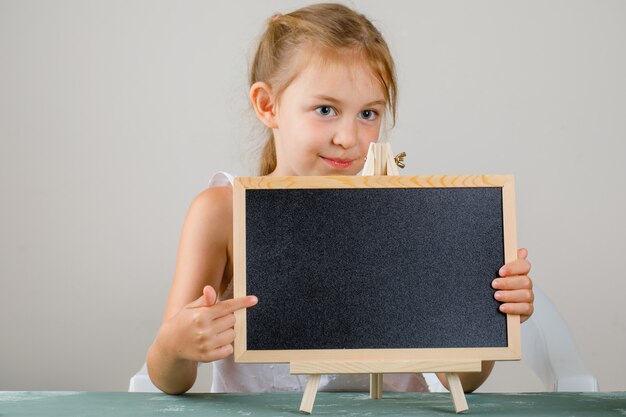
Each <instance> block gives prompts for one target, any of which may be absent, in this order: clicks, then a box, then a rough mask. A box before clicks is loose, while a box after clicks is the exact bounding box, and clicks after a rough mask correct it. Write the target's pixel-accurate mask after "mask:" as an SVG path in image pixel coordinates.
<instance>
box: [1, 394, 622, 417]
mask: <svg viewBox="0 0 626 417" xmlns="http://www.w3.org/2000/svg"><path fill="white" fill-rule="evenodd" d="M301 399H302V394H301V393H267V394H186V395H181V396H171V395H166V394H161V393H158V394H155V393H127V392H46V391H42V392H37V391H33V392H31V391H5V392H0V416H2V417H4V416H12V417H17V416H64V417H75V416H76V417H77V416H81V417H90V416H98V417H101V416H105V417H106V416H115V417H124V416H133V417H141V416H180V417H183V416H185V417H186V416H202V417H209V416H220V417H224V416H237V417H241V416H290V417H294V416H302V415H303V414H302V413H300V412H299V411H298V408H299V405H300V400H301ZM467 401H468V404H469V407H470V409H469V411H468V412H466V413H464V414H465V415H468V416H472V417H474V416H476V417H478V416H507V417H508V416H568V417H577V416H602V417H605V416H607V417H609V416H621V417H623V416H625V415H626V392H596V393H556V392H550V393H524V394H467ZM455 415H456V414H455V413H454V407H453V405H452V401H451V399H450V394H445V393H443V394H439V393H385V395H384V398H383V399H382V400H371V399H370V398H369V394H367V393H329V392H319V393H318V394H317V398H316V401H315V407H314V408H313V414H312V416H394V417H399V416H455Z"/></svg>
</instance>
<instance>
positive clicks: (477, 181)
mask: <svg viewBox="0 0 626 417" xmlns="http://www.w3.org/2000/svg"><path fill="white" fill-rule="evenodd" d="M451 187H460V188H463V187H499V188H502V204H503V207H502V213H503V232H504V257H505V263H508V262H511V261H514V260H515V259H517V243H516V242H517V237H516V225H515V191H514V179H513V176H511V175H458V176H415V177H408V176H407V177H404V176H367V177H356V176H331V177H313V176H310V177H242V178H237V179H236V180H235V184H234V189H233V193H234V194H233V198H234V205H233V210H234V212H233V222H234V261H235V263H234V277H233V280H234V284H233V285H234V297H235V298H237V297H243V296H246V295H247V294H246V250H245V245H246V241H245V237H246V225H245V219H246V212H245V210H246V190H247V189H288V188H301V189H305V188H312V189H327V188H330V189H337V188H451ZM235 316H236V324H235V332H236V338H235V354H234V355H235V361H236V362H241V363H292V365H296V364H302V363H304V364H306V363H311V362H341V363H346V362H350V363H362V364H363V363H365V364H367V363H378V364H380V363H383V364H384V363H389V362H390V361H389V358H393V361H394V363H395V364H397V363H398V362H403V361H404V362H406V363H407V364H408V363H413V366H412V367H411V366H410V367H409V368H410V369H411V370H408V369H407V368H403V367H399V368H398V367H397V366H396V367H394V366H391V365H390V366H382V367H381V366H378V368H367V367H365V368H362V369H360V370H354V369H352V371H350V369H347V370H346V372H345V373H359V372H371V373H377V372H385V373H394V372H397V373H405V372H418V371H417V370H415V369H418V368H419V371H420V372H424V371H426V372H427V371H428V369H432V370H433V371H443V372H446V369H443V368H442V367H441V366H442V364H443V363H447V364H450V363H452V364H454V363H455V362H459V361H460V362H463V361H465V362H467V361H470V362H473V363H479V362H480V361H482V360H519V359H520V356H521V347H520V345H521V344H520V319H519V316H517V315H507V340H508V346H507V347H498V348H493V347H492V348H445V349H353V350H345V349H337V350H335V349H329V350H262V351H252V350H248V349H247V342H246V341H247V337H246V334H247V331H246V310H238V311H237V312H235ZM416 363H419V364H420V365H419V366H417V365H415V364H416ZM429 363H430V366H429V365H428V364H429ZM341 369H345V367H344V368H342V367H341V366H340V367H339V368H335V369H334V370H333V372H332V373H337V371H338V370H339V371H341ZM463 370H464V369H449V372H461V371H463ZM465 370H468V369H465ZM292 373H299V372H293V371H292ZM302 373H311V372H302Z"/></svg>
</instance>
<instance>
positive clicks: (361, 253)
mask: <svg viewBox="0 0 626 417" xmlns="http://www.w3.org/2000/svg"><path fill="white" fill-rule="evenodd" d="M512 181H513V179H512V177H510V176H472V177H349V178H346V177H306V178H299V177H293V178H289V179H267V178H247V179H245V178H242V179H238V184H239V186H240V187H239V190H238V192H237V191H236V192H235V207H236V211H237V210H238V214H237V212H236V216H235V236H236V237H235V246H236V250H235V253H236V258H235V264H236V268H235V290H236V292H237V290H239V292H241V294H239V295H244V294H250V295H256V296H257V297H258V298H259V304H258V305H257V306H255V307H254V308H251V309H249V310H247V311H246V312H245V314H244V315H241V316H240V317H238V328H237V330H238V333H240V334H241V336H242V337H239V336H240V335H239V334H238V339H242V338H243V337H245V340H242V341H240V342H242V343H241V345H242V346H240V347H239V352H238V353H239V355H236V357H237V356H239V359H243V361H245V356H246V353H247V354H248V355H247V356H248V357H250V358H254V361H255V362H256V361H259V362H265V361H268V362H285V361H290V360H292V359H293V358H294V357H298V358H300V357H302V356H294V355H305V357H306V355H307V353H309V354H314V355H319V353H320V352H327V354H328V356H325V357H327V358H328V359H334V358H339V357H344V356H342V355H345V354H346V352H369V351H378V352H398V351H405V350H407V349H408V350H411V351H412V352H428V353H429V354H431V355H432V353H433V352H439V354H441V352H449V353H451V354H454V355H456V354H458V353H459V352H464V351H465V352H467V351H469V352H471V355H472V357H473V358H476V355H477V354H478V355H479V356H484V355H487V356H486V357H483V359H486V358H489V359H497V358H500V357H502V356H506V357H510V356H511V355H513V354H514V353H515V351H516V349H517V347H516V346H512V344H511V340H510V336H511V334H515V331H516V329H517V327H516V324H515V323H516V322H515V320H510V318H509V317H507V316H506V315H505V314H502V313H501V312H500V311H499V310H498V306H499V303H498V302H497V301H496V300H495V299H494V298H493V294H494V290H493V288H492V287H491V281H492V280H493V279H494V278H496V277H497V274H498V269H499V268H500V267H501V266H502V265H503V264H504V263H505V262H506V261H507V259H506V258H507V256H506V255H507V252H506V250H505V249H508V253H509V254H510V253H511V250H512V249H514V248H512V247H511V246H514V240H512V239H511V238H510V237H509V239H508V240H507V239H505V237H506V235H507V233H506V232H509V233H512V234H513V238H514V211H513V210H511V205H512V203H513V202H512V201H511V200H512V197H513V190H512ZM316 184H317V185H316ZM236 188H237V187H236ZM507 207H508V208H507ZM507 246H508V248H507ZM240 261H241V262H240ZM242 290H243V292H242ZM235 295H236V296H237V295H238V294H235ZM242 320H243V322H241V321H242ZM511 327H513V328H511ZM477 352H478V353H477ZM252 353H254V355H252V356H250V354H252ZM339 353H340V354H341V355H338V354H339ZM242 355H243V356H242ZM494 355H495V356H496V357H493V356H494ZM314 357H316V358H317V357H319V356H314ZM437 357H440V356H437ZM445 357H447V356H445ZM359 358H362V356H359ZM412 358H414V356H412Z"/></svg>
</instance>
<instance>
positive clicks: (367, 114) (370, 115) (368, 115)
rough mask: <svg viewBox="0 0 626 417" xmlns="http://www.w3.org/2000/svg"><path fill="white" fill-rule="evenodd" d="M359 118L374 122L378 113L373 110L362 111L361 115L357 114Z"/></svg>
mask: <svg viewBox="0 0 626 417" xmlns="http://www.w3.org/2000/svg"><path fill="white" fill-rule="evenodd" d="M359 117H360V118H361V119H365V120H376V118H377V117H378V113H377V112H376V111H375V110H370V109H368V110H363V111H362V112H361V113H359Z"/></svg>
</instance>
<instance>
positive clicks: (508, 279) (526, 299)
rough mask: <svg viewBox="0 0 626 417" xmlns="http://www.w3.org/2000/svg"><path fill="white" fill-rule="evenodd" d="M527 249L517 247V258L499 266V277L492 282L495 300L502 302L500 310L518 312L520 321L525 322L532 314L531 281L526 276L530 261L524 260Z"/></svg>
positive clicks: (533, 296)
mask: <svg viewBox="0 0 626 417" xmlns="http://www.w3.org/2000/svg"><path fill="white" fill-rule="evenodd" d="M527 257H528V250H526V249H523V248H522V249H519V250H518V251H517V260H515V261H513V262H509V263H508V264H506V265H504V266H503V267H502V268H500V271H499V274H500V277H501V278H496V279H494V280H493V282H492V284H491V285H492V287H493V288H495V289H496V290H498V291H496V293H495V298H496V300H498V301H500V302H501V303H503V304H502V305H500V311H501V312H503V313H506V314H519V315H520V320H521V322H522V323H523V322H525V321H526V320H528V318H529V317H530V316H531V314H533V310H534V307H533V301H534V300H535V294H534V293H533V282H532V281H531V280H530V278H529V277H528V273H529V272H530V262H528V261H527V260H526V258H527Z"/></svg>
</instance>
